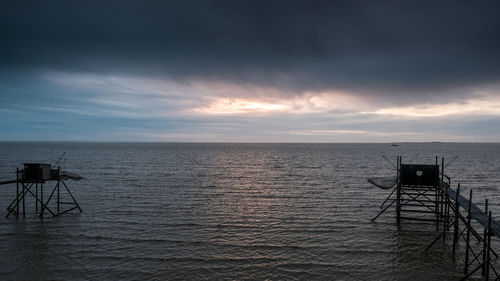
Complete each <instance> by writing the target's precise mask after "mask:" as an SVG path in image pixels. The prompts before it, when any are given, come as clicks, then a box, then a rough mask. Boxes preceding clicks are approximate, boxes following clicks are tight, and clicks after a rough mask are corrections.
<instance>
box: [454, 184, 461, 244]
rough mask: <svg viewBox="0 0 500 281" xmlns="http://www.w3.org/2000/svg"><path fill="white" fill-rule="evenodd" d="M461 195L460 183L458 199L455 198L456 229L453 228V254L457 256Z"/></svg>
mask: <svg viewBox="0 0 500 281" xmlns="http://www.w3.org/2000/svg"><path fill="white" fill-rule="evenodd" d="M459 195H460V183H459V184H458V187H457V193H456V197H455V221H454V228H453V254H455V251H456V246H457V240H458V220H459V216H460V205H459V204H458V196H459Z"/></svg>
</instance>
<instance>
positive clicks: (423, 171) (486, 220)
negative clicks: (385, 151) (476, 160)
mask: <svg viewBox="0 0 500 281" xmlns="http://www.w3.org/2000/svg"><path fill="white" fill-rule="evenodd" d="M454 160H455V159H453V160H452V161H454ZM396 171H397V184H396V185H395V187H394V189H393V190H392V192H391V193H390V194H389V196H388V197H387V198H386V199H385V200H384V202H383V203H382V205H381V206H380V208H381V209H382V210H381V211H380V212H379V213H378V214H377V216H375V217H374V218H373V219H372V221H375V220H376V219H377V218H378V217H379V216H380V215H381V214H382V213H384V212H385V211H386V210H388V209H389V208H390V207H391V206H392V205H394V204H396V221H397V224H398V225H399V224H400V223H401V221H402V220H417V221H427V222H434V223H435V224H436V230H438V231H439V230H440V229H441V232H440V233H439V235H437V237H436V238H435V239H434V240H433V241H432V242H431V243H430V244H429V246H427V248H426V249H425V251H428V250H429V249H430V248H431V247H432V246H433V245H434V244H435V243H436V242H437V241H439V239H441V238H443V241H446V236H447V234H448V233H449V232H453V244H452V248H453V254H455V253H456V247H457V245H458V244H459V241H460V240H461V239H463V241H464V242H465V257H464V277H463V278H462V279H461V280H466V279H468V278H469V277H471V276H472V275H473V274H474V273H476V272H477V271H478V270H479V269H481V275H482V276H483V277H484V279H485V280H489V278H490V276H493V277H494V280H500V275H499V274H498V272H497V271H496V269H495V267H494V266H493V263H492V255H493V256H494V257H495V258H498V255H497V253H496V252H495V251H494V250H493V249H492V248H491V238H492V237H497V238H500V223H498V222H497V221H494V220H492V218H491V211H489V212H488V200H487V199H486V201H485V209H484V211H483V210H481V208H479V207H478V206H477V205H476V204H474V203H473V202H472V190H470V194H469V199H467V198H465V197H463V196H462V195H460V184H458V185H457V188H456V190H453V189H452V188H451V179H450V177H448V176H447V175H445V174H444V158H442V159H441V166H439V165H438V158H437V157H436V163H435V164H433V165H421V164H402V163H401V156H398V157H397V165H396ZM370 182H371V181H370ZM382 188H383V187H382ZM472 220H474V221H475V223H474V224H473V222H472ZM476 228H482V230H483V231H482V233H481V232H480V231H479V230H477V229H476ZM471 235H472V236H473V237H472V239H474V238H475V239H476V240H477V243H471Z"/></svg>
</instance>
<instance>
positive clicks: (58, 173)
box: [57, 166, 61, 215]
mask: <svg viewBox="0 0 500 281" xmlns="http://www.w3.org/2000/svg"><path fill="white" fill-rule="evenodd" d="M60 174H61V167H59V166H58V167H57V215H59V205H60V202H61V201H60V195H59V184H60V183H61V178H60V177H59V175H60Z"/></svg>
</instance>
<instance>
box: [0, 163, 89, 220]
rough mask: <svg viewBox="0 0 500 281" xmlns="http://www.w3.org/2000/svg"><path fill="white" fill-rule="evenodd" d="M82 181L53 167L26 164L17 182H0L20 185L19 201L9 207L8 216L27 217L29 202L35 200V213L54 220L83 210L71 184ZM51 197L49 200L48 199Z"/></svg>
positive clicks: (20, 170)
mask: <svg viewBox="0 0 500 281" xmlns="http://www.w3.org/2000/svg"><path fill="white" fill-rule="evenodd" d="M70 179H71V180H81V179H83V177H82V176H79V175H77V174H74V173H70V172H66V171H61V168H60V167H59V166H58V167H57V169H52V167H51V165H50V164H43V163H25V164H24V168H23V169H17V171H16V179H15V180H10V181H3V182H0V185H2V184H14V183H15V184H16V197H15V198H14V200H13V201H12V203H10V205H9V206H8V207H7V211H8V213H7V215H6V217H9V216H10V214H14V215H16V217H19V215H20V214H22V215H23V217H24V216H25V215H26V209H27V206H26V205H27V202H26V201H28V200H27V199H28V198H33V199H34V200H33V201H34V202H33V203H34V209H35V212H36V213H37V214H38V215H39V216H40V217H43V216H44V214H46V212H48V213H49V214H51V215H52V216H54V217H57V216H59V215H62V214H64V213H67V212H70V211H72V210H76V209H78V210H79V211H80V212H82V209H81V208H80V206H79V205H78V203H77V202H76V199H75V197H74V196H73V194H72V193H71V191H70V189H69V187H68V185H67V184H66V181H67V180H70ZM47 195H48V196H47Z"/></svg>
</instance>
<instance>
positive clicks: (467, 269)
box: [464, 189, 472, 275]
mask: <svg viewBox="0 0 500 281" xmlns="http://www.w3.org/2000/svg"><path fill="white" fill-rule="evenodd" d="M471 205H472V189H471V190H470V195H469V206H468V210H467V235H466V238H465V268H464V274H465V275H467V274H468V273H469V247H470V244H469V242H470V228H471V226H470V219H471V217H470V214H471Z"/></svg>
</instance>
